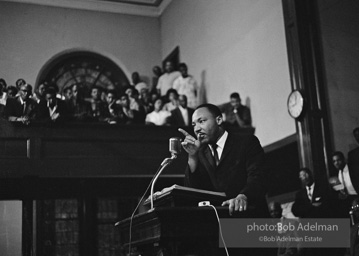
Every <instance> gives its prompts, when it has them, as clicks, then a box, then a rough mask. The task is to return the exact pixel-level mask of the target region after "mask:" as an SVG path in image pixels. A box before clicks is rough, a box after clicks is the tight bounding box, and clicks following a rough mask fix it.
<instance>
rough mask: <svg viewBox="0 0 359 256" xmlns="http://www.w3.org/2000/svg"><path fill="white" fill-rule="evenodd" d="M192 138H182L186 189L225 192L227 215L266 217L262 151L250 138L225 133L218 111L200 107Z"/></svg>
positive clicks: (190, 136)
mask: <svg viewBox="0 0 359 256" xmlns="http://www.w3.org/2000/svg"><path fill="white" fill-rule="evenodd" d="M192 125H193V128H194V133H195V136H196V138H195V137H193V136H192V135H190V134H189V133H187V132H186V131H184V130H183V129H179V131H180V132H181V133H182V134H183V135H185V136H186V137H185V139H184V141H183V142H182V147H183V148H184V150H185V151H186V152H187V153H188V165H187V169H186V172H185V175H186V181H185V183H186V186H189V187H193V188H197V189H205V190H211V191H218V192H225V193H226V196H227V198H228V200H226V201H224V202H223V203H222V206H226V205H228V208H229V213H230V214H233V212H236V211H240V212H242V211H247V210H248V213H250V216H251V217H267V216H269V214H268V207H267V204H266V200H265V193H266V184H265V180H266V179H265V177H264V176H265V168H264V151H263V149H262V147H261V145H260V143H259V141H258V139H257V138H256V137H255V136H254V135H245V136H243V135H238V134H232V133H228V132H227V131H226V130H225V129H224V128H223V118H222V114H221V111H220V110H219V108H218V107H217V106H215V105H212V104H203V105H200V106H198V107H197V108H196V110H195V112H194V113H193V116H192Z"/></svg>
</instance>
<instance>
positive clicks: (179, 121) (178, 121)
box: [170, 108, 194, 126]
mask: <svg viewBox="0 0 359 256" xmlns="http://www.w3.org/2000/svg"><path fill="white" fill-rule="evenodd" d="M187 111H188V126H190V125H191V124H192V115H193V112H194V109H192V108H187ZM170 124H171V125H174V126H186V124H185V121H184V119H183V116H182V113H181V110H180V109H179V108H175V109H174V110H172V111H171V117H170Z"/></svg>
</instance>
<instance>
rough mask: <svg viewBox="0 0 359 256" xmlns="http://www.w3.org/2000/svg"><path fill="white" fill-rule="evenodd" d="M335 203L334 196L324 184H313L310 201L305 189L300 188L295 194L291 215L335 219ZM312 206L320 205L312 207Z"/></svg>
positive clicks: (336, 214)
mask: <svg viewBox="0 0 359 256" xmlns="http://www.w3.org/2000/svg"><path fill="white" fill-rule="evenodd" d="M336 202H337V201H336V199H335V196H334V194H333V193H332V192H331V190H330V189H329V187H328V186H327V185H326V184H324V183H320V182H315V185H314V191H313V195H312V200H311V201H310V200H309V198H308V194H307V189H306V188H302V189H301V190H299V191H298V192H297V194H296V196H295V201H294V204H293V206H292V213H293V214H294V216H296V217H300V218H330V217H337V216H338V213H337V212H336V208H335V207H334V206H335V204H336ZM313 204H320V205H319V206H314V205H313Z"/></svg>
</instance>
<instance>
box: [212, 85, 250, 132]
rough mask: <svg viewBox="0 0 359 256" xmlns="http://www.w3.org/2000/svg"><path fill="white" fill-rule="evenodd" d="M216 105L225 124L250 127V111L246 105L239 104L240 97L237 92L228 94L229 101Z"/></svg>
mask: <svg viewBox="0 0 359 256" xmlns="http://www.w3.org/2000/svg"><path fill="white" fill-rule="evenodd" d="M218 107H219V109H220V110H221V112H222V114H223V119H224V122H225V124H226V125H228V126H235V127H240V128H245V127H252V117H251V112H250V110H249V108H248V107H246V106H244V105H242V104H241V98H240V96H239V94H238V93H237V92H234V93H232V94H231V95H230V102H228V103H224V104H222V105H219V106H218Z"/></svg>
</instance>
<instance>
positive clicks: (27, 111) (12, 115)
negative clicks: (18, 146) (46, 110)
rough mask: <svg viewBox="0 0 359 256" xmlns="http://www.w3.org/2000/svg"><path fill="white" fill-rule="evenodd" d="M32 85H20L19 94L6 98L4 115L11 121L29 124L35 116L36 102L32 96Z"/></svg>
mask: <svg viewBox="0 0 359 256" xmlns="http://www.w3.org/2000/svg"><path fill="white" fill-rule="evenodd" d="M31 94H32V86H31V85H29V84H23V85H21V86H20V90H19V95H18V96H17V97H15V98H8V99H7V101H6V106H5V110H4V116H5V118H7V119H8V120H9V121H12V122H22V123H24V124H29V123H30V121H31V120H33V119H34V118H35V116H36V107H37V103H36V101H34V100H33V99H32V98H30V96H31Z"/></svg>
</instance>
